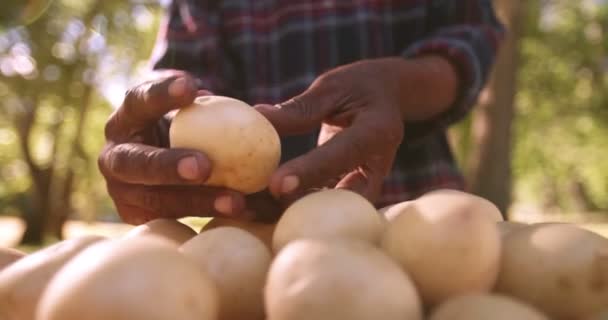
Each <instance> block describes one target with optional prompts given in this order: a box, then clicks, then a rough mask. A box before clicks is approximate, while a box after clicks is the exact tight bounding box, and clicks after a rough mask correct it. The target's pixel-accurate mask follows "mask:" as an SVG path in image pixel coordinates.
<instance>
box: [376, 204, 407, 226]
mask: <svg viewBox="0 0 608 320" xmlns="http://www.w3.org/2000/svg"><path fill="white" fill-rule="evenodd" d="M413 204H414V201H413V200H410V201H404V202H399V203H395V204H391V205H389V206H386V207H384V208H381V209H378V213H380V214H381V215H382V216H383V217H384V218H385V219H386V220H387V221H392V220H394V219H395V218H396V217H397V216H398V215H399V214H400V213H401V212H403V211H405V209H406V208H407V207H408V206H411V205H413Z"/></svg>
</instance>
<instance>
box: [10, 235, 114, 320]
mask: <svg viewBox="0 0 608 320" xmlns="http://www.w3.org/2000/svg"><path fill="white" fill-rule="evenodd" d="M103 239H104V238H103V237H100V236H85V237H79V238H74V239H70V240H65V241H62V242H59V243H57V244H54V245H52V246H50V247H47V248H45V249H42V250H40V251H38V252H35V253H32V254H30V255H28V256H25V257H23V258H21V259H19V260H18V261H17V262H15V263H13V264H11V265H10V266H8V267H7V268H6V269H4V270H2V272H0V319H2V320H33V319H34V311H35V310H36V306H37V305H38V302H39V300H40V296H41V295H42V292H43V291H44V289H45V288H46V286H47V285H48V283H49V281H50V280H51V278H52V277H53V275H54V274H55V273H56V272H57V271H58V270H59V269H60V268H61V267H63V265H64V264H66V263H67V262H68V261H69V260H70V259H72V258H73V257H74V256H75V255H77V254H78V253H80V251H82V250H84V249H86V248H87V247H88V246H90V245H92V244H93V243H96V242H98V241H101V240H103Z"/></svg>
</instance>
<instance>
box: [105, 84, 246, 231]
mask: <svg viewBox="0 0 608 320" xmlns="http://www.w3.org/2000/svg"><path fill="white" fill-rule="evenodd" d="M203 94H205V93H204V92H200V91H197V88H196V86H195V83H194V79H193V78H192V77H190V76H188V75H187V74H185V73H179V74H177V75H173V76H170V77H165V78H162V79H159V80H154V81H150V82H146V83H144V84H141V85H139V86H136V87H135V88H133V89H131V90H129V91H128V92H127V94H126V97H125V99H124V102H123V104H122V106H121V107H120V108H118V109H117V110H116V111H115V112H114V113H113V114H112V115H111V117H110V119H109V120H108V122H107V124H106V129H105V136H106V145H105V147H104V149H103V151H102V152H101V155H100V156H99V161H98V162H99V168H100V170H101V173H102V174H103V176H104V177H105V179H106V182H107V187H108V192H109V194H110V196H111V197H112V199H113V200H114V203H115V205H116V208H117V210H118V213H119V215H120V216H121V218H122V219H123V221H125V222H126V223H130V224H141V223H145V222H147V221H149V220H152V219H155V218H161V217H166V218H180V217H184V216H216V215H221V216H230V217H235V218H238V217H242V218H246V217H247V216H248V215H251V213H249V212H250V211H248V210H245V198H244V196H243V195H242V194H240V193H238V192H236V191H233V190H229V189H224V188H215V187H205V186H202V183H203V182H204V181H205V180H206V179H207V178H208V177H209V175H210V172H211V170H212V168H211V162H210V161H209V159H208V158H207V157H206V156H205V155H204V154H203V153H201V152H198V151H194V150H186V149H169V126H170V118H169V116H168V113H170V112H171V111H173V110H175V109H179V108H181V107H186V106H188V105H190V104H191V103H192V102H193V101H194V98H195V97H196V96H197V95H203ZM207 94H208V93H207Z"/></svg>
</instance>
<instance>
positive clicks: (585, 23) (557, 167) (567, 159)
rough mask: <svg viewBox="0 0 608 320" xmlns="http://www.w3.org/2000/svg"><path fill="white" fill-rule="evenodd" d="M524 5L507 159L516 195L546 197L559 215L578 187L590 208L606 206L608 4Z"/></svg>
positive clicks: (527, 198) (537, 199)
mask: <svg viewBox="0 0 608 320" xmlns="http://www.w3.org/2000/svg"><path fill="white" fill-rule="evenodd" d="M526 3H527V6H528V7H527V8H526V9H527V13H526V14H527V21H526V26H525V28H526V29H525V33H524V36H523V39H522V41H521V43H520V47H521V56H522V63H521V66H520V77H519V84H518V87H519V90H518V95H517V105H516V107H517V117H516V121H515V143H514V159H513V168H514V177H515V180H516V182H517V183H516V191H517V196H518V198H519V200H521V201H534V202H537V203H540V202H542V201H543V197H546V196H547V192H548V193H554V195H553V196H552V197H554V198H555V199H557V202H558V203H557V204H558V205H559V206H560V207H561V208H562V209H572V207H573V203H572V199H573V194H572V192H573V191H572V189H571V185H572V183H574V182H580V183H581V184H582V186H584V189H586V191H588V194H589V200H590V201H591V202H592V203H593V205H594V206H596V207H601V208H608V163H607V162H606V161H603V160H604V159H606V158H607V157H608V148H606V147H605V146H607V145H608V135H607V133H608V113H607V111H606V105H607V104H608V91H607V89H608V88H607V86H608V84H607V82H606V75H605V71H606V68H607V67H608V65H607V61H608V60H607V58H608V57H607V56H606V49H607V48H608V4H606V3H604V2H598V1H595V2H593V1H568V0H562V1H546V2H544V1H543V2H537V1H529V2H526ZM539 3H541V4H542V6H541V5H540V4H539Z"/></svg>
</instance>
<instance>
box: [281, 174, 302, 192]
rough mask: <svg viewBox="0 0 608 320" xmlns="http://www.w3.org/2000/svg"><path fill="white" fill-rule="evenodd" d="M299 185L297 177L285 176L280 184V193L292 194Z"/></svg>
mask: <svg viewBox="0 0 608 320" xmlns="http://www.w3.org/2000/svg"><path fill="white" fill-rule="evenodd" d="M299 185H300V178H298V177H297V176H287V177H285V178H283V182H281V193H283V194H289V193H292V192H294V191H295V190H296V189H297V188H298V186H299Z"/></svg>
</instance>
